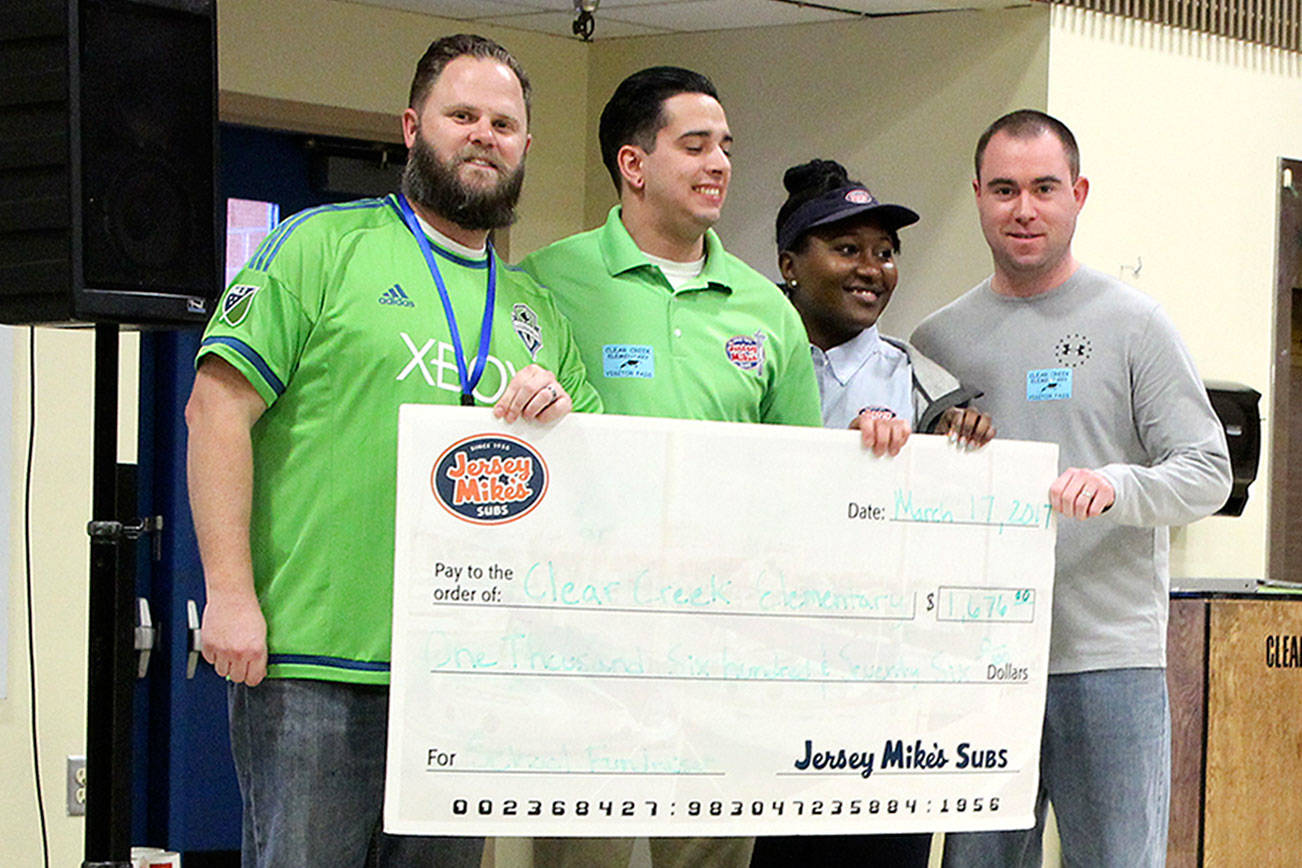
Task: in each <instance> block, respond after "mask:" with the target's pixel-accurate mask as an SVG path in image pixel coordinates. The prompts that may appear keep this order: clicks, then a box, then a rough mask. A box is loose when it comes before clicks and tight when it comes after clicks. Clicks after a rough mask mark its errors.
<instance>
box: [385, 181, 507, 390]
mask: <svg viewBox="0 0 1302 868" xmlns="http://www.w3.org/2000/svg"><path fill="white" fill-rule="evenodd" d="M398 204H399V205H400V206H401V207H402V219H403V220H405V221H406V223H407V228H408V229H410V230H411V234H412V235H414V236H416V243H417V244H418V245H420V252H421V253H422V254H423V255H424V256H425V264H426V265H428V266H429V273H430V274H431V275H432V276H433V277H434V285H435V286H436V287H438V291H439V300H441V301H442V302H443V315H444V316H445V317H447V321H448V331H449V332H451V334H452V351H453V352H454V353H456V356H457V374H458V376H460V377H461V405H462V406H463V407H473V406H475V399H474V396H472V395H471V392H472V391H473V390H474V388H475V386H477V385H478V384H479V378H480V377H482V376H483V375H484V365H485V364H487V362H488V343H489V340H490V339H491V338H492V335H493V299H494V297H495V296H496V295H497V266H496V264H495V263H494V259H495V257H494V256H493V245H491V244H489V245H487V252H488V291H487V292H486V293H485V294H484V321H483V322H482V323H481V324H480V326H479V352H478V353H477V354H476V355H475V369H474V371H472V372H471V373H470V375H469V376H467V375H466V354H465V352H464V351H462V349H461V332H459V331H458V330H457V317H456V314H454V313H453V312H452V299H450V298H448V288H447V285H446V284H445V283H444V282H443V275H442V274H440V273H439V266H438V263H437V262H435V261H434V251H433V250H430V246H429V239H428V238H426V237H425V230H423V229H421V228H420V223H419V222H418V221H417V220H416V212H415V211H413V210H412V209H411V203H410V202H408V201H407V197H406V196H404V195H402V194H401V193H399V194H398Z"/></svg>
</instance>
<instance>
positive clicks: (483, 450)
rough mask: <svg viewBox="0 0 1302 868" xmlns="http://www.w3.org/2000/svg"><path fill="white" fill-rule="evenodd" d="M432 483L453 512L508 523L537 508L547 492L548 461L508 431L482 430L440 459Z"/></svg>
mask: <svg viewBox="0 0 1302 868" xmlns="http://www.w3.org/2000/svg"><path fill="white" fill-rule="evenodd" d="M430 487H431V488H432V489H433V491H434V496H435V497H436V498H437V499H438V502H439V503H440V504H441V505H442V506H443V508H444V509H446V510H447V511H448V512H450V513H452V514H453V515H455V516H456V517H457V518H459V519H462V520H463V521H469V522H473V523H474V524H502V523H503V522H508V521H514V520H515V519H517V518H520V517H521V516H523V515H525V514H526V513H528V512H529V511H531V510H532V509H533V508H534V507H535V506H537V505H538V502H539V501H541V500H542V498H543V495H544V494H546V493H547V465H546V464H545V463H544V462H543V460H542V456H541V455H539V454H538V453H537V452H536V451H535V450H534V448H533V447H532V446H530V445H529V444H528V443H525V442H524V441H523V440H520V439H518V438H516V437H511V436H510V435H507V434H476V435H474V436H472V437H467V438H465V439H464V440H459V441H457V442H456V443H453V444H452V445H451V446H449V447H448V448H447V449H446V450H444V452H443V454H442V455H440V456H439V457H438V460H437V461H435V462H434V470H433V472H431V474H430Z"/></svg>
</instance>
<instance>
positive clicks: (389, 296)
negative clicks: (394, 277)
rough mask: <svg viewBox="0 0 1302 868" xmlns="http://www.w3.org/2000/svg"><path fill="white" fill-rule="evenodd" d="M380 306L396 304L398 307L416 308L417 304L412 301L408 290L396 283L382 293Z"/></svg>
mask: <svg viewBox="0 0 1302 868" xmlns="http://www.w3.org/2000/svg"><path fill="white" fill-rule="evenodd" d="M380 304H396V305H397V306H398V307H415V306H416V302H414V301H412V300H411V297H410V296H408V295H407V292H406V290H404V289H403V288H402V285H401V284H398V283H395V284H394V285H393V286H391V287H389V288H388V289H386V290H385V291H384V292H382V293H380Z"/></svg>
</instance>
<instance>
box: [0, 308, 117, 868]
mask: <svg viewBox="0 0 1302 868" xmlns="http://www.w3.org/2000/svg"><path fill="white" fill-rule="evenodd" d="M4 328H6V329H8V330H9V331H10V333H11V334H12V337H13V357H12V360H10V359H4V360H3V363H4V364H6V366H8V368H9V370H10V371H12V375H13V414H12V416H11V417H10V421H11V425H12V428H11V432H12V433H11V441H10V442H11V446H12V449H11V456H12V459H11V462H10V468H9V484H10V499H9V514H10V558H9V582H8V589H9V648H8V653H9V693H8V698H7V699H5V700H4V701H0V745H3V747H0V780H5V781H8V782H9V785H8V786H5V787H3V788H0V865H36V864H39V855H38V854H39V853H40V847H41V839H40V825H39V822H38V819H37V816H36V800H35V793H34V791H33V788H32V754H31V722H30V714H31V711H30V709H31V691H30V688H29V677H28V666H27V603H26V597H25V590H24V582H25V580H24V564H23V545H24V544H23V479H24V462H25V460H26V450H27V441H28V437H27V434H28V430H27V429H28V421H29V419H30V414H29V413H28V402H29V400H30V394H31V393H30V390H29V388H28V372H29V370H30V368H29V366H28V349H29V346H30V342H29V337H28V336H29V334H30V332H29V330H28V329H26V328H21V329H20V328H9V327H4ZM94 343H95V342H94V333H93V332H92V331H90V330H87V329H78V330H69V329H38V330H37V331H36V407H37V410H36V450H35V454H34V456H33V472H32V480H33V481H32V589H33V603H34V605H33V610H34V612H35V627H36V667H37V668H36V677H37V681H36V699H37V712H38V715H39V718H38V719H39V733H40V751H41V753H40V759H41V785H42V787H43V789H44V796H45V804H46V817H47V819H48V822H49V836H50V851H51V857H50V861H51V864H53V865H79V864H81V859H82V836H83V834H84V831H83V830H84V826H83V822H82V820H81V818H80V817H76V818H72V817H68V816H67V815H66V811H65V809H64V766H65V759H66V757H68V756H69V755H80V754H84V753H85V731H86V611H87V589H88V586H89V579H88V577H89V572H90V542H89V538H88V537H87V536H86V522H87V521H88V520H89V519H90V497H91V431H92V425H91V402H92V397H93V388H92V387H93V382H92V372H93V370H94ZM139 343H140V342H139V336H138V335H135V334H127V335H123V336H122V338H121V341H120V347H121V359H120V366H121V375H120V377H119V386H118V390H119V398H120V401H119V403H120V409H119V415H120V417H122V418H121V422H120V424H119V426H118V439H119V444H120V445H119V450H118V456H119V460H122V461H134V460H135V454H136V450H135V437H136V434H135V406H136V376H137V374H136V371H137V368H138V359H139Z"/></svg>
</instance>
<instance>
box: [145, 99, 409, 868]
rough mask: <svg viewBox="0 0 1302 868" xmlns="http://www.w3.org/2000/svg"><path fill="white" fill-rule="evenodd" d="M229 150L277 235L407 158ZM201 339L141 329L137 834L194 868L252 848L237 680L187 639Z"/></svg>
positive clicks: (224, 173) (197, 587) (281, 143)
mask: <svg viewBox="0 0 1302 868" xmlns="http://www.w3.org/2000/svg"><path fill="white" fill-rule="evenodd" d="M221 155H222V157H221V179H220V181H221V183H220V189H221V191H222V193H221V194H222V195H223V196H224V197H226V198H227V199H228V200H229V199H239V200H245V202H246V203H247V204H246V205H244V206H242V207H243V212H244V213H245V214H246V215H248V214H257V213H260V212H259V211H258V209H257V208H256V207H254V203H259V202H260V203H266V206H267V207H265V208H264V209H263V211H262V212H261V213H265V214H267V215H268V219H267V225H266V226H265V227H264V228H266V229H269V228H270V226H271V225H272V224H274V222H275V220H274V216H275V214H276V213H277V212H278V213H279V214H283V215H285V216H289V215H290V214H293V213H295V212H297V211H300V210H303V209H304V208H309V207H312V206H315V205H320V204H324V203H327V202H337V201H344V200H347V199H352V198H356V197H358V196H362V195H382V194H384V193H387V192H389V191H390V190H391V189H393V188H394V186H396V178H397V168H396V167H398V166H401V165H402V161H403V159H404V156H405V155H404V154H402V152H401V149H394V148H393V146H387V147H386V146H381V145H376V144H373V143H365V142H344V141H341V140H325V141H323V140H321V139H320V138H317V137H308V136H304V135H301V134H292V133H283V132H276V131H271V130H261V129H252V128H247V127H235V126H230V125H225V124H224V125H222V128H221ZM332 172H333V174H332ZM245 222H246V223H247V222H248V220H247V219H246V221H245ZM255 222H256V220H255ZM244 228H245V229H248V227H247V226H246V227H244ZM237 231H238V230H237ZM234 234H236V233H234V232H233V233H232V235H234ZM251 243H252V244H254V245H256V241H252V242H251ZM227 249H228V251H235V250H238V245H236V244H235V243H233V242H232V243H231V244H228V248H227ZM235 255H239V254H235ZM232 258H234V256H233V257H232ZM229 264H230V263H228V265H229ZM237 264H238V263H237ZM200 334H201V330H200V329H182V330H175V331H151V332H145V333H143V334H142V335H141V342H140V343H141V348H140V408H139V444H138V461H139V465H138V468H137V485H138V492H139V507H140V515H142V516H154V515H157V516H161V517H162V520H163V530H162V533H161V534H159V535H158V539H157V540H156V541H147V542H143V543H142V544H141V545H139V546H138V552H137V576H138V578H137V587H138V594H139V595H140V596H143V597H147V598H148V600H149V602H150V608H151V610H152V613H153V620H154V623H155V625H156V627H157V628H158V632H157V637H158V638H157V644H156V646H155V649H154V652H153V654H152V659H151V661H150V667H149V672H148V675H147V677H146V678H144V679H142V680H141V681H139V682H138V684H137V688H136V696H135V732H134V761H135V773H134V789H133V803H132V809H133V810H132V820H133V823H132V825H133V828H132V833H133V834H132V840H134V841H135V842H137V843H139V844H147V845H150V846H156V847H166V848H168V849H172V850H177V851H180V852H181V853H183V854H185V864H186V865H187V866H190V868H204V866H217V865H238V853H237V851H238V850H239V846H240V797H239V790H238V788H237V786H236V783H235V772H234V769H233V767H232V763H231V755H230V740H229V737H228V734H227V726H226V686H225V683H224V681H223V680H222V679H220V678H218V677H217V676H216V674H215V673H214V672H213V670H212V667H211V666H208V665H207V664H206V663H204V662H203V660H202V659H199V660H198V663H197V665H194V666H193V668H192V669H191V659H192V655H191V654H190V646H189V641H188V640H189V637H190V626H191V618H192V613H197V614H200V615H201V614H202V612H203V604H204V586H203V572H202V569H201V567H200V563H199V553H198V547H197V544H196V542H195V536H194V527H193V523H192V521H191V519H190V508H189V500H188V494H187V490H186V482H185V450H186V430H185V419H184V410H185V402H186V400H187V398H188V397H189V394H190V389H191V386H192V385H193V383H194V369H193V363H194V356H195V352H196V351H197V349H198V346H199V339H200Z"/></svg>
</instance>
